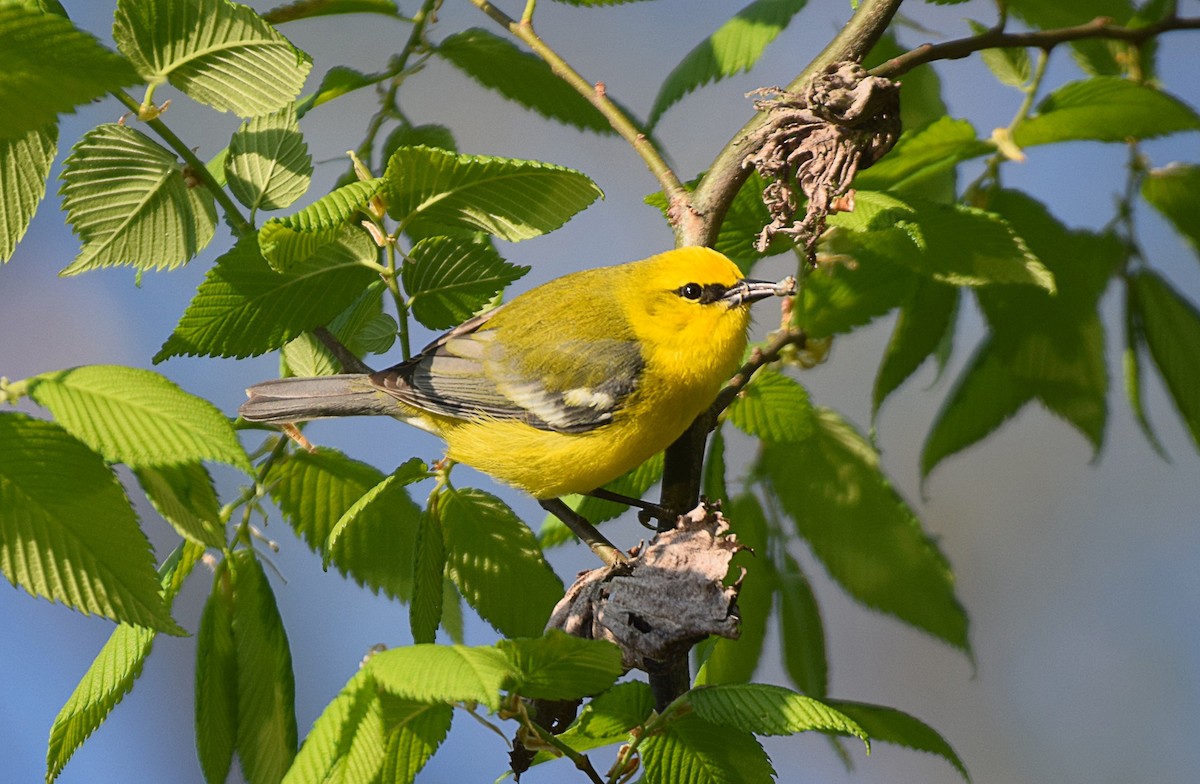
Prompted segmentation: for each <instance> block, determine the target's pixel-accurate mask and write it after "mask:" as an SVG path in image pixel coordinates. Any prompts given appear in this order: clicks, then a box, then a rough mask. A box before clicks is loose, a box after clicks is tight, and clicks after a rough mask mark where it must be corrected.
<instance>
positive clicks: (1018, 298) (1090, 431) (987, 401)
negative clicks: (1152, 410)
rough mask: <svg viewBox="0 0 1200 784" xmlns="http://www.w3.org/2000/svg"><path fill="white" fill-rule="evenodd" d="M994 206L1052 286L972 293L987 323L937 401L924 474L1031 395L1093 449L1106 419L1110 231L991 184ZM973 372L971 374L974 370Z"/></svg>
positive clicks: (1112, 262) (1116, 251) (1120, 256)
mask: <svg viewBox="0 0 1200 784" xmlns="http://www.w3.org/2000/svg"><path fill="white" fill-rule="evenodd" d="M990 206H991V207H992V208H993V209H995V210H996V211H997V212H999V213H1000V214H1002V215H1003V216H1004V217H1005V218H1006V219H1007V220H1008V221H1009V222H1010V224H1011V225H1012V226H1013V227H1014V228H1015V229H1016V230H1017V231H1018V232H1020V234H1021V236H1022V237H1024V238H1025V239H1026V241H1027V242H1028V243H1029V246H1030V248H1031V249H1032V250H1033V251H1034V252H1035V253H1037V254H1038V256H1039V257H1040V258H1041V259H1042V261H1043V263H1044V264H1045V265H1046V267H1047V268H1048V269H1049V270H1050V271H1051V272H1052V273H1053V275H1054V278H1055V280H1056V281H1057V284H1058V292H1057V294H1056V295H1054V296H1050V295H1048V294H1047V293H1045V292H1043V291H1039V290H1037V289H1034V288H1030V287H1014V286H993V287H990V288H987V289H981V290H980V291H979V292H977V294H976V296H977V298H978V300H979V304H980V307H981V308H982V309H983V313H984V316H985V317H986V319H987V322H988V325H989V327H990V328H991V331H992V335H993V336H992V337H991V338H989V339H987V340H985V341H984V343H983V344H982V345H981V346H980V348H979V349H978V351H977V353H976V356H975V358H974V359H973V360H972V362H971V364H970V365H969V366H968V368H967V369H966V370H965V371H964V372H963V375H962V376H961V378H960V381H959V382H958V383H957V385H956V387H955V389H954V390H953V391H952V392H951V394H950V396H949V397H948V398H947V400H946V402H945V403H944V404H943V406H942V410H941V412H939V414H938V419H937V420H936V421H935V423H934V425H933V427H932V429H931V431H930V434H929V437H928V440H927V441H926V444H925V448H924V452H923V455H922V459H921V462H922V472H923V474H925V475H927V474H928V473H929V471H930V470H932V468H933V467H934V466H935V465H936V464H937V463H938V462H939V461H940V460H942V459H944V458H945V457H946V456H948V455H949V454H952V453H953V452H955V451H958V450H959V449H962V448H964V447H966V446H968V445H970V444H972V443H974V442H975V441H978V440H979V439H980V438H982V437H983V436H985V435H987V434H988V433H990V432H991V431H992V430H994V429H995V428H996V427H998V426H999V425H1000V424H1001V423H1002V422H1003V421H1004V420H1005V419H1007V418H1008V417H1009V416H1011V415H1012V414H1014V413H1015V412H1016V411H1017V410H1018V409H1019V408H1020V407H1021V406H1022V405H1024V404H1025V403H1026V402H1027V401H1029V400H1032V399H1035V398H1036V399H1038V400H1040V401H1041V402H1042V403H1044V404H1045V405H1046V407H1047V408H1049V409H1050V410H1051V411H1052V412H1054V413H1056V414H1058V415H1059V416H1061V417H1063V418H1064V419H1066V420H1067V421H1068V422H1070V423H1071V424H1072V425H1073V426H1074V427H1075V428H1076V429H1078V430H1079V431H1080V433H1082V434H1083V435H1084V437H1086V438H1087V439H1088V441H1089V442H1090V443H1091V444H1092V446H1093V448H1094V449H1095V450H1097V451H1098V450H1099V448H1100V445H1101V443H1102V441H1103V438H1104V427H1105V422H1106V421H1107V412H1108V408H1107V390H1108V371H1107V367H1106V364H1105V356H1104V327H1103V325H1102V323H1101V321H1100V317H1099V314H1098V312H1097V305H1098V301H1099V299H1100V296H1101V295H1102V294H1103V293H1104V290H1105V288H1106V287H1107V286H1108V281H1109V280H1110V279H1111V277H1112V275H1113V273H1114V271H1115V270H1116V269H1117V268H1118V266H1119V265H1120V264H1121V263H1122V262H1123V260H1124V258H1125V256H1126V253H1127V250H1126V246H1125V245H1124V243H1122V242H1121V241H1120V240H1119V239H1118V238H1116V237H1115V236H1113V235H1111V234H1102V235H1096V234H1090V233H1087V232H1082V231H1069V230H1068V229H1067V228H1066V227H1065V226H1063V225H1062V224H1061V223H1059V222H1058V221H1057V220H1056V219H1055V218H1054V217H1053V216H1051V215H1050V213H1049V211H1048V210H1047V209H1046V208H1045V207H1044V206H1043V205H1041V204H1039V203H1038V202H1036V201H1034V200H1033V199H1030V198H1029V197H1027V196H1024V195H1022V194H1019V193H1016V192H1011V191H999V192H997V193H995V194H993V195H992V200H991V205H990ZM976 376H977V377H976Z"/></svg>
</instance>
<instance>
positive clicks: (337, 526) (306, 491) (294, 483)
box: [264, 448, 424, 599]
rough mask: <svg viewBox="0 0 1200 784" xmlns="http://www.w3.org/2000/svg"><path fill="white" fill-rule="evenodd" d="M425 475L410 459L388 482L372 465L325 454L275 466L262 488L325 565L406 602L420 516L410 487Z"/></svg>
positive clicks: (293, 457)
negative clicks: (418, 517)
mask: <svg viewBox="0 0 1200 784" xmlns="http://www.w3.org/2000/svg"><path fill="white" fill-rule="evenodd" d="M423 471H424V466H423V465H422V464H421V463H420V461H417V460H410V461H408V462H407V463H405V464H403V465H401V466H400V467H399V468H397V469H396V470H395V472H393V473H392V474H391V476H389V477H387V478H386V479H385V478H384V476H383V474H382V473H380V471H379V470H378V469H377V468H375V467H373V466H369V465H367V464H366V463H360V462H358V461H357V460H351V459H350V458H348V457H346V456H345V455H344V454H342V453H341V452H337V451H335V450H332V449H324V448H319V449H317V451H316V452H307V451H297V452H293V453H292V454H290V455H288V457H287V459H286V460H283V461H279V462H276V463H275V464H274V465H272V467H271V471H270V472H268V474H267V476H266V477H265V479H264V482H265V483H266V485H267V486H268V487H269V488H271V497H272V498H274V499H275V503H276V504H278V505H279V510H280V512H282V513H283V517H284V519H285V520H287V521H288V523H290V524H291V526H292V527H293V528H294V529H295V530H296V533H298V534H300V536H301V537H302V538H303V539H304V541H305V542H306V543H307V544H308V546H309V547H311V548H312V550H313V552H316V553H320V554H321V556H322V559H323V560H324V561H325V563H326V564H327V565H328V564H329V563H332V564H333V565H334V566H336V567H337V570H338V572H339V573H341V574H342V575H345V576H347V577H350V578H352V579H353V580H354V581H355V582H356V583H358V584H359V585H363V586H366V587H368V588H370V589H371V590H372V591H373V592H375V593H378V592H380V591H382V592H383V593H385V594H386V595H388V596H391V597H394V598H399V599H407V598H408V597H409V596H410V595H411V592H412V572H411V571H410V565H411V564H412V558H413V556H412V553H413V547H414V541H415V537H416V527H417V515H418V514H419V510H418V509H417V506H416V505H415V504H414V503H413V502H412V500H410V499H409V497H408V492H407V491H406V490H405V486H406V485H407V484H409V483H411V482H413V481H415V480H417V479H420V478H422V476H423V473H419V472H423Z"/></svg>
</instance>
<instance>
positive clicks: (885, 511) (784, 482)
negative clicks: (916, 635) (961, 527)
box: [762, 408, 968, 651]
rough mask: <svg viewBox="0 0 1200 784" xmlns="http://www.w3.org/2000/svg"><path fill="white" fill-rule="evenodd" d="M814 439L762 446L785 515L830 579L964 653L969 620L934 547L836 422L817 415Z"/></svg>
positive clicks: (850, 433) (871, 453)
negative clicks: (805, 541)
mask: <svg viewBox="0 0 1200 784" xmlns="http://www.w3.org/2000/svg"><path fill="white" fill-rule="evenodd" d="M814 424H815V430H814V433H813V436H812V437H811V438H809V439H808V440H806V441H803V442H800V443H797V444H780V445H773V444H772V445H767V447H766V448H765V450H764V452H763V458H762V460H763V467H764V468H765V470H766V472H767V475H768V477H769V479H770V482H771V490H772V492H773V493H774V494H775V495H776V496H777V497H778V499H779V501H780V503H781V504H782V506H783V509H784V511H786V512H787V514H788V515H789V516H790V517H791V518H792V519H793V520H794V521H795V523H796V528H797V530H798V531H799V533H800V535H801V536H803V537H804V538H805V539H806V540H807V541H808V543H809V545H810V546H811V547H812V550H813V552H814V553H815V554H816V556H817V557H818V558H820V559H821V562H822V563H823V564H824V565H825V568H826V569H828V570H829V574H830V575H831V576H832V577H833V578H834V579H835V580H837V581H838V583H840V584H841V585H842V587H843V588H845V589H846V591H847V592H848V593H849V594H850V595H851V596H853V597H854V598H855V599H857V600H858V601H860V602H862V603H863V604H865V605H867V606H868V607H872V608H875V609H877V610H881V611H883V612H886V613H890V614H892V615H895V616H896V617H898V618H900V619H901V620H902V621H904V622H905V623H908V624H911V625H912V626H915V627H917V628H918V629H923V630H924V631H926V632H928V633H930V634H932V635H934V636H935V637H938V638H940V639H942V640H945V641H946V642H948V643H949V644H951V645H953V646H955V647H957V648H961V649H963V650H964V651H965V650H967V649H968V641H967V617H966V613H965V612H964V611H963V608H962V606H961V605H960V604H959V603H958V599H957V598H956V597H955V595H954V576H953V574H952V572H951V570H950V565H949V564H948V563H947V562H946V558H945V556H944V555H942V553H941V551H940V550H939V549H938V547H937V545H936V543H935V542H934V541H933V540H932V539H931V538H930V537H929V536H928V535H927V534H926V533H925V532H924V531H923V530H922V528H921V523H920V521H919V520H918V519H917V517H916V515H915V514H914V513H913V511H912V509H911V508H909V506H908V504H906V503H905V502H904V500H903V499H902V498H901V497H900V495H899V494H898V493H897V492H896V490H895V488H893V487H892V484H891V482H889V481H888V479H887V477H885V476H884V474H883V471H882V469H881V468H880V465H879V455H878V454H877V453H876V452H875V450H874V449H873V448H872V447H871V445H870V444H869V443H868V442H867V441H866V440H865V439H864V438H863V437H862V436H861V435H859V434H858V433H857V432H856V431H855V430H854V428H852V427H851V426H850V425H848V424H847V423H846V422H844V421H843V420H842V419H841V418H840V417H839V416H838V415H837V414H836V413H834V412H833V411H831V410H829V409H824V408H820V409H817V411H816V417H815V423H814Z"/></svg>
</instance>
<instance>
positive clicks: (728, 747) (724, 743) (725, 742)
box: [641, 715, 775, 784]
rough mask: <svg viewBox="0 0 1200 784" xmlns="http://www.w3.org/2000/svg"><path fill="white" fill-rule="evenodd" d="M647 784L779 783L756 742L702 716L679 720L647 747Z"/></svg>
mask: <svg viewBox="0 0 1200 784" xmlns="http://www.w3.org/2000/svg"><path fill="white" fill-rule="evenodd" d="M641 752H642V769H643V770H644V771H645V772H644V774H643V775H642V778H641V781H642V782H643V784H743V783H744V784H763V782H771V781H774V780H775V770H774V769H773V768H772V767H771V760H770V758H768V757H767V753H766V752H765V751H763V748H762V746H760V745H758V741H757V740H755V739H754V736H753V735H751V734H750V733H749V732H746V731H745V730H742V729H739V728H736V727H723V726H719V725H717V724H710V723H709V722H707V721H704V720H703V719H700V718H699V717H697V716H694V715H689V716H683V717H680V718H677V719H674V720H673V721H671V722H670V723H669V724H667V726H666V728H665V729H664V730H663V731H662V732H661V733H658V734H655V735H650V736H648V737H647V738H646V739H645V740H643V741H642V745H641Z"/></svg>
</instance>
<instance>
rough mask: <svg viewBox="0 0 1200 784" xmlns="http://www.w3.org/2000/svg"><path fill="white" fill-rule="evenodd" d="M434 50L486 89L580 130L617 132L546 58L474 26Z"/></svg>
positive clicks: (603, 132)
mask: <svg viewBox="0 0 1200 784" xmlns="http://www.w3.org/2000/svg"><path fill="white" fill-rule="evenodd" d="M434 51H435V52H436V53H437V54H439V55H441V56H442V57H444V58H445V59H446V60H447V61H449V62H450V63H451V64H452V65H454V66H455V67H456V68H458V69H459V70H461V71H462V72H463V73H465V74H466V75H467V76H470V77H471V78H472V79H474V80H475V81H477V82H479V83H480V84H481V85H483V86H484V87H487V88H490V89H492V90H495V91H496V92H498V93H500V94H501V95H503V96H504V97H505V98H507V99H509V100H510V101H515V102H517V103H519V104H521V105H522V106H524V107H525V108H527V109H532V110H534V111H535V112H537V113H538V114H540V115H542V116H543V117H546V118H547V119H551V120H557V121H558V122H561V123H566V124H567V125H572V126H574V127H576V128H579V129H580V130H585V131H595V132H596V133H602V134H611V133H614V131H613V129H612V126H611V125H609V124H608V120H606V119H604V115H602V114H600V112H599V110H597V109H596V107H594V106H592V104H591V103H589V102H588V100H587V99H586V98H584V97H583V96H582V95H580V94H579V93H578V92H576V90H575V88H573V87H571V86H570V85H569V84H567V83H566V82H565V81H563V80H562V79H560V78H559V77H558V76H556V75H555V73H554V71H552V70H551V69H550V66H549V65H547V64H546V61H545V60H542V59H541V58H540V57H537V56H535V55H532V54H529V53H528V52H523V51H521V50H520V49H518V48H517V47H516V46H515V45H514V44H512V43H511V42H509V41H507V40H505V39H503V38H500V37H499V36H496V35H493V34H492V33H489V32H488V31H487V30H481V29H479V28H478V27H473V28H471V29H469V30H464V31H462V32H461V33H454V34H453V35H449V36H447V37H446V38H445V39H444V40H443V41H442V42H441V43H440V44H438V45H437V47H436V48H435V49H434Z"/></svg>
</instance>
